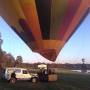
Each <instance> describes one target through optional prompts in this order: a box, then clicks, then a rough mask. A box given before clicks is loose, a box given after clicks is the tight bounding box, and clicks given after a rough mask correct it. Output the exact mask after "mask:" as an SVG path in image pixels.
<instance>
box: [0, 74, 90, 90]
mask: <svg viewBox="0 0 90 90" xmlns="http://www.w3.org/2000/svg"><path fill="white" fill-rule="evenodd" d="M0 90H90V75H81V74H70V73H61V74H59V75H58V81H56V82H38V83H32V82H27V81H18V82H17V83H16V84H10V83H8V82H5V81H1V80H0Z"/></svg>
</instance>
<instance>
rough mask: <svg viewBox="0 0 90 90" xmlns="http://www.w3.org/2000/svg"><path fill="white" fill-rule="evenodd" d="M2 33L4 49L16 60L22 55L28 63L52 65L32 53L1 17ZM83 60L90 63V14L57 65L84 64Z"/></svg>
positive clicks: (69, 42) (58, 59)
mask: <svg viewBox="0 0 90 90" xmlns="http://www.w3.org/2000/svg"><path fill="white" fill-rule="evenodd" d="M0 33H1V38H2V40H3V44H2V49H3V50H4V51H6V52H7V53H11V54H12V55H13V56H14V57H15V58H16V57H17V56H18V55H21V56H22V57H23V61H24V62H26V63H36V62H45V63H52V62H50V61H49V60H47V59H45V58H44V57H42V56H41V55H40V54H39V53H36V52H32V50H31V49H30V48H29V47H28V46H27V45H26V44H25V43H24V42H23V41H22V40H21V38H19V37H18V36H17V35H16V34H15V32H13V30H12V29H11V28H10V27H9V25H8V24H7V23H6V22H5V21H4V19H3V18H2V17H0ZM82 58H84V59H85V61H86V63H90V13H89V14H88V15H87V16H86V18H85V19H84V21H83V22H82V23H81V25H80V26H79V27H78V28H77V30H76V32H75V33H74V34H73V36H72V37H71V38H70V39H69V41H68V42H67V43H66V44H65V46H64V47H63V48H62V50H61V51H60V53H59V55H58V56H57V59H56V61H55V63H82V61H81V60H82Z"/></svg>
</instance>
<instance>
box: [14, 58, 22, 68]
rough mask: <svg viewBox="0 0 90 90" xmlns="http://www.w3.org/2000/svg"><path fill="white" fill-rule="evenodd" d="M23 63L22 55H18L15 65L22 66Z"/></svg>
mask: <svg viewBox="0 0 90 90" xmlns="http://www.w3.org/2000/svg"><path fill="white" fill-rule="evenodd" d="M22 63H23V59H22V56H17V57H16V61H15V66H17V65H19V66H20V65H21V64H22Z"/></svg>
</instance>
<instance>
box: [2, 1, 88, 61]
mask: <svg viewBox="0 0 90 90" xmlns="http://www.w3.org/2000/svg"><path fill="white" fill-rule="evenodd" d="M89 7H90V0H0V16H2V17H3V18H4V20H5V21H6V22H7V23H8V24H9V26H11V28H12V30H14V31H15V32H16V33H17V34H18V35H19V36H20V37H21V38H22V40H23V41H24V42H25V43H26V44H27V45H28V46H29V47H30V48H31V49H32V50H33V51H34V52H38V53H40V54H41V55H42V56H44V57H45V58H47V59H49V60H51V61H55V60H56V57H57V55H58V54H59V52H60V51H61V49H62V48H63V46H64V45H65V43H66V42H67V41H68V40H69V38H70V37H71V36H72V35H73V33H74V32H75V30H76V28H77V27H78V26H79V25H80V23H81V22H82V20H83V19H84V17H85V16H86V15H87V14H88V12H89V10H90V8H89Z"/></svg>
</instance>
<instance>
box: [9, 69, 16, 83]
mask: <svg viewBox="0 0 90 90" xmlns="http://www.w3.org/2000/svg"><path fill="white" fill-rule="evenodd" d="M15 82H16V74H15V71H14V72H13V73H12V74H11V79H10V83H15Z"/></svg>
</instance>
